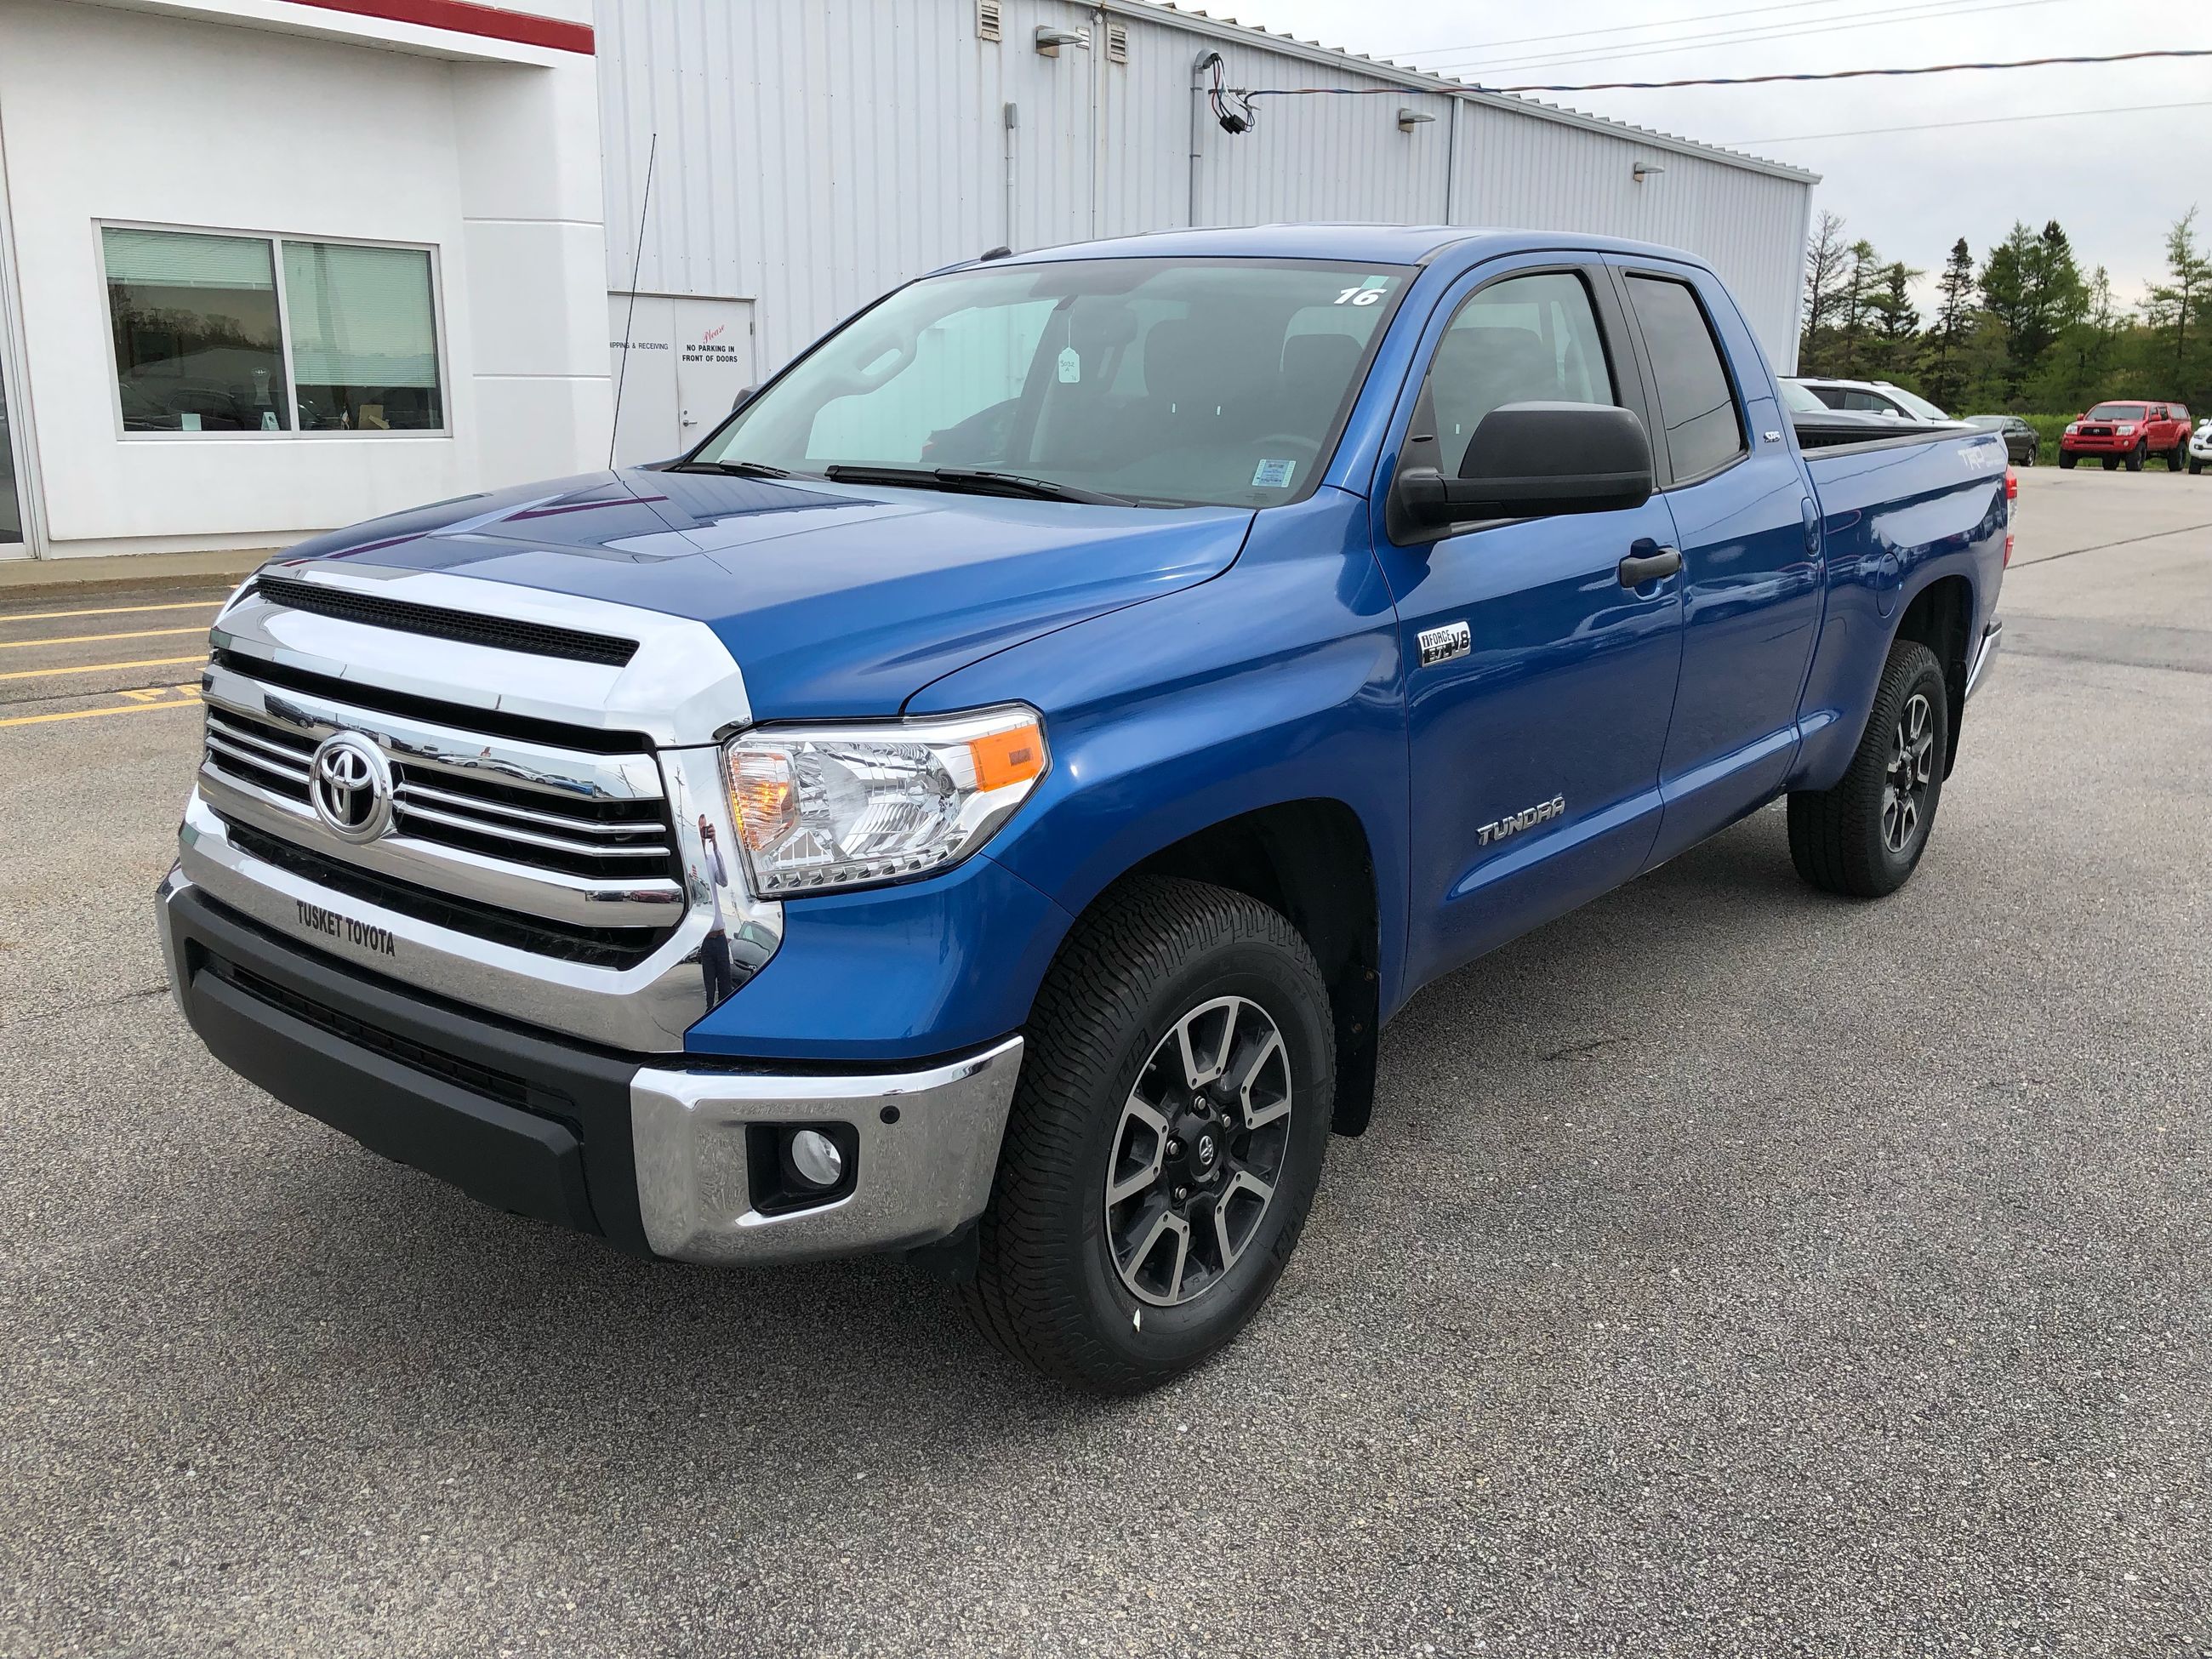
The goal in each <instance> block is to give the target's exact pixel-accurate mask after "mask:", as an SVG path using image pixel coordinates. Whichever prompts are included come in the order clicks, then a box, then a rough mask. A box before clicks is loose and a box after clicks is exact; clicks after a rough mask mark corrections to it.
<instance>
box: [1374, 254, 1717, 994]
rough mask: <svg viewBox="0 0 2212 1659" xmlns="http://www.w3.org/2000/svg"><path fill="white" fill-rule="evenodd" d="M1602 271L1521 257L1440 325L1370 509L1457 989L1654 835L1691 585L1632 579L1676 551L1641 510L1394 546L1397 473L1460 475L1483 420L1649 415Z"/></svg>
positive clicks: (1468, 286)
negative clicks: (1520, 406) (1621, 412)
mask: <svg viewBox="0 0 2212 1659" xmlns="http://www.w3.org/2000/svg"><path fill="white" fill-rule="evenodd" d="M1414 361H1415V362H1417V363H1418V364H1419V365H1420V366H1421V367H1420V368H1419V370H1418V371H1417V373H1416V376H1415V378H1414V379H1413V380H1412V381H1411V382H1410V383H1409V386H1408V390H1409V392H1413V393H1414V395H1413V396H1411V397H1408V398H1401V402H1400V409H1399V411H1398V415H1397V417H1396V425H1395V428H1394V432H1393V437H1392V441H1391V442H1390V444H1389V447H1388V449H1387V451H1386V453H1388V454H1389V456H1390V457H1392V458H1393V459H1391V460H1390V461H1389V462H1386V464H1385V465H1384V467H1383V469H1382V471H1381V473H1380V476H1379V477H1378V479H1377V486H1378V487H1377V488H1376V490H1375V491H1374V492H1373V506H1372V508H1371V511H1372V514H1373V517H1372V523H1373V525H1374V529H1375V538H1376V552H1377V556H1378V557H1379V559H1380V562H1381V563H1382V566H1383V572H1384V574H1385V576H1386V578H1387V579H1388V580H1389V584H1390V588H1391V592H1392V594H1393V595H1394V597H1395V599H1396V601H1397V605H1398V616H1399V627H1400V629H1401V646H1402V649H1403V653H1404V659H1405V664H1406V688H1407V718H1408V724H1409V728H1410V736H1411V742H1412V756H1411V759H1412V785H1411V793H1412V799H1411V802H1410V805H1411V808H1412V816H1413V836H1412V848H1411V854H1412V866H1413V869H1412V882H1413V894H1412V905H1411V921H1410V925H1409V933H1410V935H1411V937H1410V938H1409V939H1408V941H1407V945H1408V963H1409V969H1410V972H1411V975H1412V978H1413V982H1416V983H1418V982H1419V981H1421V980H1424V979H1427V978H1429V977H1431V976H1432V975H1436V974H1437V973H1441V972H1443V971H1445V970H1447V969H1450V968H1452V967H1454V966H1456V965H1457V964H1458V963H1462V962H1464V961H1467V960H1468V959H1469V958H1471V957H1474V956H1476V955H1478V954H1480V952H1481V951H1486V950H1488V949H1489V948H1491V947H1492V946H1493V945H1498V944H1501V943H1503V942H1504V940H1506V939H1510V938H1512V937H1513V936H1515V935H1516V934H1517V933H1523V932H1525V931H1527V930H1528V928H1530V927H1535V926H1537V925H1538V924H1540V923H1541V922H1543V921H1547V920H1548V919H1549V918H1551V917H1552V916H1554V915H1560V914H1562V913H1564V912H1565V911H1567V910H1570V909H1571V908H1574V907H1575V906H1576V905H1577V904H1580V903H1582V902H1583V901H1584V900H1586V899H1589V898H1591V897H1594V896H1596V895H1597V894H1599V893H1601V892H1603V891H1605V890H1607V889H1609V888H1612V887H1614V886H1616V885H1618V884H1620V883H1621V882H1623V881H1626V880H1627V879H1628V878H1630V877H1632V875H1634V874H1635V873H1636V872H1637V870H1638V867H1639V866H1641V865H1642V864H1643V862H1644V855H1645V854H1646V853H1647V852H1648V851H1649V850H1650V846H1651V841H1652V837H1653V835H1654V833H1655V831H1656V828H1657V823H1658V805H1659V798H1658V791H1657V784H1658V774H1659V756H1660V750H1661V747H1662V744H1663V743H1664V742H1665V739H1666V735H1667V720H1668V713H1669V711H1670V709H1671V708H1672V705H1673V702H1674V676H1675V670H1676V666H1677V664H1678V660H1679V658H1680V650H1681V643H1680V629H1681V594H1680V578H1679V577H1677V576H1673V575H1667V576H1662V577H1660V578H1658V579H1657V580H1653V581H1649V582H1645V583H1644V584H1642V585H1641V586H1622V584H1621V580H1620V566H1621V562H1622V561H1623V560H1624V559H1626V558H1629V557H1631V556H1651V555H1653V554H1656V552H1657V551H1658V550H1660V549H1661V548H1662V546H1663V545H1664V544H1666V542H1667V540H1668V538H1669V537H1670V536H1671V535H1672V533H1673V526H1672V524H1671V522H1670V521H1669V520H1668V513H1667V509H1666V507H1665V505H1664V503H1663V502H1662V501H1660V500H1658V499H1657V498H1656V497H1654V498H1653V499H1652V500H1650V501H1646V502H1645V503H1644V505H1643V506H1642V507H1635V508H1632V509H1630V510H1628V511H1625V512H1608V513H1582V514H1575V515H1566V516H1561V517H1558V518H1549V519H1524V520H1510V521H1503V522H1492V523H1488V524H1484V525H1480V526H1462V527H1459V528H1457V529H1455V531H1454V532H1451V533H1449V534H1438V533H1437V532H1433V531H1431V532H1421V531H1417V530H1414V529H1413V528H1411V527H1407V526H1400V527H1399V528H1398V529H1397V530H1396V531H1395V532H1394V530H1393V528H1392V526H1391V523H1390V515H1389V510H1388V506H1387V500H1388V496H1389V480H1390V478H1391V477H1394V476H1395V467H1396V466H1397V465H1400V464H1405V465H1436V466H1438V467H1440V468H1442V469H1443V470H1444V471H1447V472H1450V473H1456V472H1457V471H1458V470H1459V466H1460V463H1461V460H1462V457H1463V456H1464V454H1465V453H1466V451H1467V448H1468V442H1469V440H1470V439H1471V437H1472V436H1473V435H1474V428H1475V427H1476V426H1477V425H1478V424H1479V423H1480V421H1481V419H1482V416H1484V415H1486V414H1487V413H1488V412H1489V411H1490V410H1492V409H1495V408H1497V407H1498V405H1500V404H1507V403H1519V402H1526V401H1531V400H1541V401H1553V400H1564V401H1568V402H1576V403H1597V404H1622V405H1623V406H1626V407H1628V408H1631V409H1633V410H1636V411H1637V412H1638V414H1643V413H1644V394H1643V387H1642V380H1641V376H1640V374H1639V372H1638V368H1637V363H1636V359H1635V356H1634V354H1633V352H1632V350H1631V349H1630V347H1629V344H1628V339H1627V335H1626V320H1625V319H1624V318H1623V316H1622V314H1621V311H1620V301H1619V299H1618V296H1617V295H1615V293H1614V292H1613V288H1612V286H1611V283H1610V280H1609V278H1608V277H1607V274H1606V271H1605V269H1604V267H1603V265H1602V264H1600V263H1598V262H1596V261H1595V260H1593V261H1591V262H1589V263H1588V264H1582V263H1573V262H1567V263H1562V262H1559V261H1558V260H1556V259H1554V260H1548V261H1547V260H1542V259H1521V260H1515V261H1502V262H1499V263H1497V264H1486V265H1484V266H1482V267H1480V268H1479V269H1478V270H1476V271H1474V272H1473V273H1471V274H1470V275H1469V276H1466V277H1464V278H1462V281H1461V282H1460V283H1458V284H1456V285H1455V287H1454V288H1453V289H1451V290H1450V291H1449V293H1448V294H1447V295H1446V296H1445V298H1444V299H1443V301H1441V302H1440V303H1439V304H1438V305H1437V308H1436V310H1435V312H1434V313H1433V314H1432V315H1431V318H1430V319H1429V321H1428V324H1427V326H1426V330H1425V333H1424V336H1423V338H1422V341H1421V343H1420V346H1419V349H1418V352H1417V354H1416V356H1415V359H1414Z"/></svg>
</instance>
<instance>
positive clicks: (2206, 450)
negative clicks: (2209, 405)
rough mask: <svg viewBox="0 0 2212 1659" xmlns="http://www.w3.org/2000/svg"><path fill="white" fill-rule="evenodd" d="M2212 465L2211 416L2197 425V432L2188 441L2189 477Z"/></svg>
mask: <svg viewBox="0 0 2212 1659" xmlns="http://www.w3.org/2000/svg"><path fill="white" fill-rule="evenodd" d="M2208 465H2212V416H2206V417H2205V418H2204V419H2203V420H2201V421H2199V422H2197V430H2196V432H2195V433H2194V434H2193V435H2191V438H2190V440H2189V472H2190V476H2191V477H2196V475H2197V474H2198V473H2200V472H2202V471H2203V470H2204V469H2205V468H2206V467H2207V466H2208Z"/></svg>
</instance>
